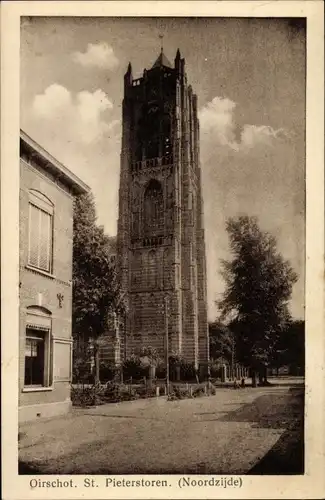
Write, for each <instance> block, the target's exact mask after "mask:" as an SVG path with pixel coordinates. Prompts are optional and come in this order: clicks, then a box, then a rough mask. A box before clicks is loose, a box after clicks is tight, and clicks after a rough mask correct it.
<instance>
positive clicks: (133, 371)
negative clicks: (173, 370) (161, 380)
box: [123, 356, 149, 380]
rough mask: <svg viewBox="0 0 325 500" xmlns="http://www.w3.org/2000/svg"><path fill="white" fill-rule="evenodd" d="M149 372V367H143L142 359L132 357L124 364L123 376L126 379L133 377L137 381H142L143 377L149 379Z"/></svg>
mask: <svg viewBox="0 0 325 500" xmlns="http://www.w3.org/2000/svg"><path fill="white" fill-rule="evenodd" d="M148 372H149V367H143V365H142V363H141V359H140V358H139V357H138V356H131V357H130V358H128V359H126V360H125V361H124V363H123V376H124V378H125V379H128V378H131V377H132V378H133V379H135V380H140V379H141V378H143V377H147V376H148Z"/></svg>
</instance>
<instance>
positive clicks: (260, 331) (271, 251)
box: [217, 216, 297, 385]
mask: <svg viewBox="0 0 325 500" xmlns="http://www.w3.org/2000/svg"><path fill="white" fill-rule="evenodd" d="M226 229H227V232H228V235H229V239H230V249H231V253H232V255H233V259H232V260H229V261H226V260H223V261H222V276H223V278H224V280H225V284H226V287H225V292H224V294H223V297H222V299H221V300H220V301H218V302H217V304H218V306H219V309H220V312H221V314H220V319H221V320H225V319H226V320H227V321H228V323H229V325H230V327H231V329H232V331H233V332H234V334H235V338H236V356H237V360H238V361H239V362H241V363H242V364H244V365H246V366H249V367H251V369H252V371H253V385H255V373H256V372H257V373H258V374H259V376H260V381H262V382H263V383H267V366H268V364H269V362H270V361H271V359H272V355H273V351H274V349H275V346H276V344H277V341H278V338H279V336H280V335H281V334H282V333H283V332H284V330H285V329H286V327H287V325H288V323H289V321H290V314H289V309H288V303H289V300H290V297H291V293H292V287H293V284H294V283H295V282H296V281H297V275H296V273H295V272H294V271H293V269H292V267H291V265H290V263H289V262H288V261H287V260H285V259H284V258H283V257H282V255H281V254H280V253H278V251H277V249H276V240H275V238H274V237H273V236H271V235H270V234H269V233H267V232H265V231H262V230H261V229H260V228H259V226H258V221H257V218H256V217H248V216H240V217H237V218H230V219H229V220H228V221H227V223H226Z"/></svg>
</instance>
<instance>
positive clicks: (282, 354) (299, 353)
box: [273, 320, 305, 375]
mask: <svg viewBox="0 0 325 500" xmlns="http://www.w3.org/2000/svg"><path fill="white" fill-rule="evenodd" d="M273 366H275V367H276V368H277V369H279V368H280V367H281V366H289V368H290V372H291V373H292V374H295V375H298V374H304V370H305V322H304V321H303V320H292V321H290V322H289V323H288V325H287V328H286V329H285V330H284V332H283V334H282V335H281V336H280V337H279V338H278V341H277V343H276V345H275V349H274V353H273Z"/></svg>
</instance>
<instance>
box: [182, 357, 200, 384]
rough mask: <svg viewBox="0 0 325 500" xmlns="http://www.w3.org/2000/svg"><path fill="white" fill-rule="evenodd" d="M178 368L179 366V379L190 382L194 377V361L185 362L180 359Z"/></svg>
mask: <svg viewBox="0 0 325 500" xmlns="http://www.w3.org/2000/svg"><path fill="white" fill-rule="evenodd" d="M180 368H181V380H184V381H186V382H190V381H192V380H195V379H196V370H195V366H194V363H186V362H185V361H182V362H181V364H180Z"/></svg>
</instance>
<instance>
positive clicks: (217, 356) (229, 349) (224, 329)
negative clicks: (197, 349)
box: [209, 320, 234, 363]
mask: <svg viewBox="0 0 325 500" xmlns="http://www.w3.org/2000/svg"><path fill="white" fill-rule="evenodd" d="M209 340H210V358H211V360H214V361H218V360H222V361H224V362H227V363H231V362H232V359H233V351H234V335H233V332H232V331H231V330H230V328H229V326H227V325H224V324H223V323H222V322H221V321H218V320H217V321H214V322H213V323H210V324H209Z"/></svg>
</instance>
